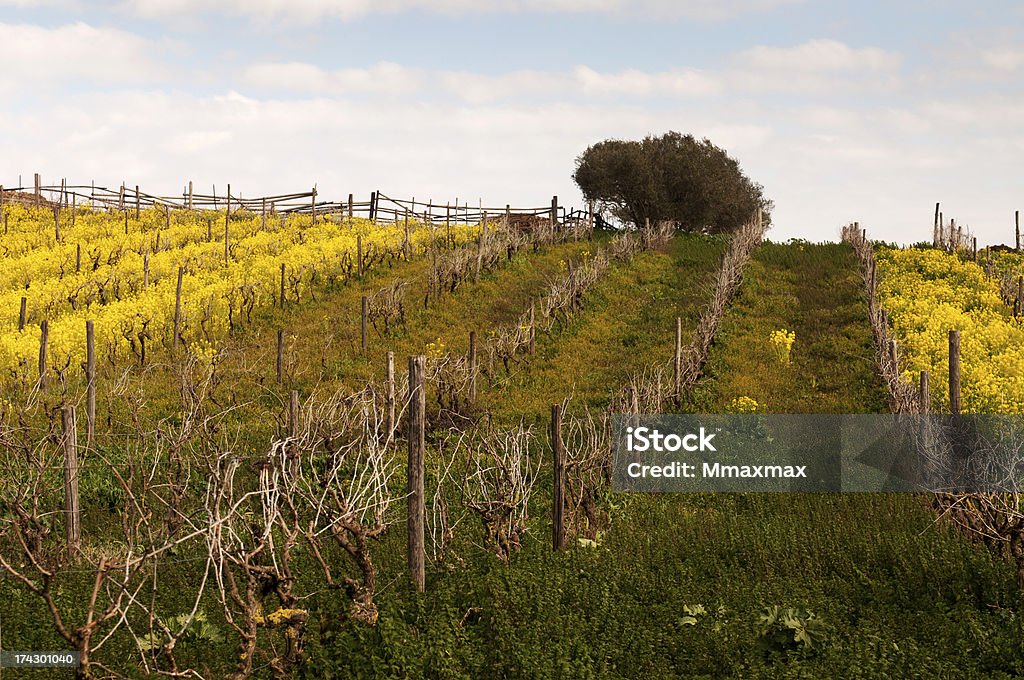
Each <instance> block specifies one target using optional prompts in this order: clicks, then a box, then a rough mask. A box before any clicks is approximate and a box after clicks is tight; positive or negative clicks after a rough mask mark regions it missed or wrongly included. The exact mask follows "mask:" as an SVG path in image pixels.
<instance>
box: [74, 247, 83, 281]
mask: <svg viewBox="0 0 1024 680" xmlns="http://www.w3.org/2000/svg"><path fill="white" fill-rule="evenodd" d="M81 271H82V244H81V243H76V244H75V273H76V274H78V273H79V272H81Z"/></svg>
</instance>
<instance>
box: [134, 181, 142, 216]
mask: <svg viewBox="0 0 1024 680" xmlns="http://www.w3.org/2000/svg"><path fill="white" fill-rule="evenodd" d="M141 212H142V199H141V197H140V196H139V185H138V184H136V185H135V219H136V220H138V219H139V217H140V215H141Z"/></svg>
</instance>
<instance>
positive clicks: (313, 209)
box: [309, 187, 316, 227]
mask: <svg viewBox="0 0 1024 680" xmlns="http://www.w3.org/2000/svg"><path fill="white" fill-rule="evenodd" d="M309 210H310V214H311V215H312V216H313V226H314V227H315V226H316V187H313V191H312V193H310V198H309Z"/></svg>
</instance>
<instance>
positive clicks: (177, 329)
mask: <svg viewBox="0 0 1024 680" xmlns="http://www.w3.org/2000/svg"><path fill="white" fill-rule="evenodd" d="M184 276H185V268H184V267H178V286H177V288H176V289H175V292H174V337H173V338H171V351H172V352H173V351H174V350H176V349H177V348H178V336H179V335H180V334H181V280H182V278H183V277H184Z"/></svg>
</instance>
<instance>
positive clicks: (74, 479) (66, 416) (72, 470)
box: [61, 406, 82, 559]
mask: <svg viewBox="0 0 1024 680" xmlns="http://www.w3.org/2000/svg"><path fill="white" fill-rule="evenodd" d="M61 420H62V421H63V422H62V425H63V429H64V442H63V444H64V518H65V522H66V528H67V548H68V556H69V557H71V558H72V559H74V557H75V555H76V554H77V553H78V551H79V548H80V544H81V538H82V525H81V516H80V511H79V505H78V426H77V423H76V422H75V420H76V419H75V407H74V406H65V407H64V408H63V409H62V410H61Z"/></svg>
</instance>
